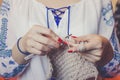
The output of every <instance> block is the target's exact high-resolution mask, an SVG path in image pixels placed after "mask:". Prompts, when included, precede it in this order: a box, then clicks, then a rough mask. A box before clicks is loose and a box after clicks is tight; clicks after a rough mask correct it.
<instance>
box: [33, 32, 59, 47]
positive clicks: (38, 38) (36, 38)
mask: <svg viewBox="0 0 120 80" xmlns="http://www.w3.org/2000/svg"><path fill="white" fill-rule="evenodd" d="M33 40H34V41H36V42H39V43H41V44H44V45H46V46H53V47H55V48H58V47H59V43H58V42H55V41H53V40H52V39H50V38H48V37H45V36H42V35H40V34H39V35H38V34H36V35H35V36H33Z"/></svg>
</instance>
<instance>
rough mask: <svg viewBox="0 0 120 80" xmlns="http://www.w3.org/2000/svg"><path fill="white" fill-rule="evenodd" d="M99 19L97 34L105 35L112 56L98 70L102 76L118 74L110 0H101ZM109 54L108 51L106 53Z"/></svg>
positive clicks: (118, 57)
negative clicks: (110, 47)
mask: <svg viewBox="0 0 120 80" xmlns="http://www.w3.org/2000/svg"><path fill="white" fill-rule="evenodd" d="M101 1H103V2H102V4H103V5H102V8H101V19H100V30H99V34H101V35H103V36H105V37H107V38H108V39H109V41H110V43H111V45H112V47H113V51H114V57H113V59H112V60H111V61H110V62H109V63H107V64H106V65H104V66H102V67H99V66H98V70H99V72H100V74H101V75H102V76H103V77H113V76H115V75H117V74H120V50H119V43H118V39H117V37H116V32H115V30H113V28H114V18H113V11H112V5H111V1H110V0H101ZM107 54H109V53H107Z"/></svg>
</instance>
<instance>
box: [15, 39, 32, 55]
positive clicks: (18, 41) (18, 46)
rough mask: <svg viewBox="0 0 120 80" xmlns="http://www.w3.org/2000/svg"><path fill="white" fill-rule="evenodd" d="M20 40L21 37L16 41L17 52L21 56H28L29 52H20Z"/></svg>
mask: <svg viewBox="0 0 120 80" xmlns="http://www.w3.org/2000/svg"><path fill="white" fill-rule="evenodd" d="M21 39H22V37H20V38H19V39H18V40H17V48H18V50H19V52H20V53H22V54H24V55H26V56H27V55H30V53H29V52H25V51H23V50H22V47H20V40H21Z"/></svg>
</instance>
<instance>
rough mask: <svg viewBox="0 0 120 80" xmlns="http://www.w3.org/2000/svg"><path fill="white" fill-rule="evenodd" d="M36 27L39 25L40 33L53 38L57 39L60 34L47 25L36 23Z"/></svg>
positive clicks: (38, 30)
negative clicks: (42, 25)
mask: <svg viewBox="0 0 120 80" xmlns="http://www.w3.org/2000/svg"><path fill="white" fill-rule="evenodd" d="M36 27H37V29H36V30H37V32H38V33H39V34H42V35H44V36H47V37H50V38H52V39H53V40H55V41H57V40H58V38H59V36H58V35H57V34H56V33H54V32H53V31H52V30H51V29H48V28H46V27H41V26H39V25H36Z"/></svg>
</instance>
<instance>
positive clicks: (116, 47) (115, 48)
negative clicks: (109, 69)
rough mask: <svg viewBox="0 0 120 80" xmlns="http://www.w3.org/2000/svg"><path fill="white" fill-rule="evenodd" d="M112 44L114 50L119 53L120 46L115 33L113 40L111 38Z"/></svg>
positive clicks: (112, 36)
mask: <svg viewBox="0 0 120 80" xmlns="http://www.w3.org/2000/svg"><path fill="white" fill-rule="evenodd" d="M110 42H111V43H112V46H113V48H114V50H115V51H118V46H117V43H116V42H117V40H116V37H115V32H114V31H113V33H112V35H111V38H110Z"/></svg>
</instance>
